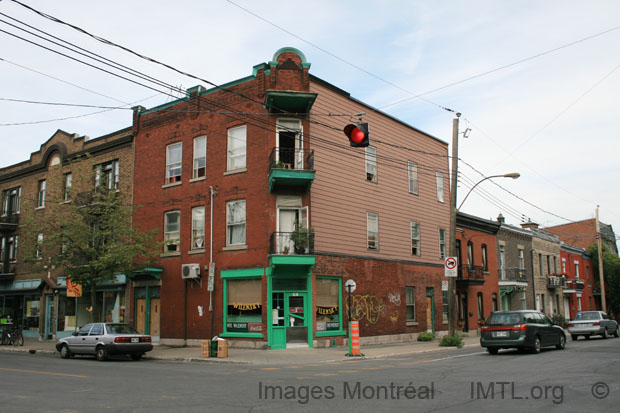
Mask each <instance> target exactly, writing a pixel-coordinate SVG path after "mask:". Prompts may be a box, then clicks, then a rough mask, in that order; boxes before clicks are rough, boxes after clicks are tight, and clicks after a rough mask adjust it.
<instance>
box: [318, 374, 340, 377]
mask: <svg viewBox="0 0 620 413" xmlns="http://www.w3.org/2000/svg"><path fill="white" fill-rule="evenodd" d="M315 376H319V377H329V376H337V374H336V373H316V374H315Z"/></svg>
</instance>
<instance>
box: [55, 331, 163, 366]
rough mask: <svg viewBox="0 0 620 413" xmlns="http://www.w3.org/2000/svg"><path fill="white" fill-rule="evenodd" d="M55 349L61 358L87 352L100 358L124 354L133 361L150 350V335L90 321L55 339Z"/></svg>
mask: <svg viewBox="0 0 620 413" xmlns="http://www.w3.org/2000/svg"><path fill="white" fill-rule="evenodd" d="M56 350H58V351H59V352H60V356H61V357H62V358H64V359H68V358H71V357H73V356H74V355H76V354H87V355H94V356H96V357H97V360H99V361H104V360H106V359H107V358H108V356H111V355H121V354H126V355H130V356H131V358H132V359H133V360H140V358H142V356H143V355H144V354H145V353H146V352H147V351H151V350H153V344H152V343H151V336H148V335H144V334H140V333H138V332H137V331H136V330H134V329H133V328H131V327H129V326H128V325H127V324H123V323H90V324H86V325H85V326H84V327H82V328H80V330H79V331H76V332H74V333H73V334H72V335H71V336H69V337H65V338H61V339H60V340H58V343H56Z"/></svg>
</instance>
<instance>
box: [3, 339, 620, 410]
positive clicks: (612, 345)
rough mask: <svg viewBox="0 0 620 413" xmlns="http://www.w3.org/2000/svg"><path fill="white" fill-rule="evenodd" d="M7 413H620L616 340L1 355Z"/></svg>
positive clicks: (618, 343) (619, 345)
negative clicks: (234, 357) (379, 350)
mask: <svg viewBox="0 0 620 413" xmlns="http://www.w3.org/2000/svg"><path fill="white" fill-rule="evenodd" d="M0 381H1V382H2V390H1V391H0V411H2V412H89V413H90V412H171V411H172V412H205V411H217V412H228V411H235V412H236V411H252V412H272V411H276V412H280V411H282V412H292V411H312V412H316V411H351V412H353V411H356V412H359V411H378V412H381V411H392V410H394V409H405V410H407V411H464V412H472V411H476V412H477V411H502V412H512V411H515V412H516V411H519V412H520V411H542V410H545V411H575V412H583V411H591V412H599V411H600V412H603V411H605V412H607V411H618V406H619V405H620V339H608V340H602V339H592V340H589V341H585V340H579V341H578V342H569V343H568V345H567V348H566V349H565V350H561V351H560V350H543V352H542V353H540V354H538V355H534V354H528V353H520V352H516V351H507V350H506V351H502V352H500V354H499V355H497V356H490V355H488V354H487V353H485V352H483V351H482V349H478V348H468V349H453V350H447V351H438V352H430V353H423V354H417V355H414V356H408V357H398V358H387V359H375V360H351V361H345V362H338V363H321V364H294V363H291V364H290V365H279V366H273V367H269V366H253V365H242V364H225V365H223V364H213V363H181V362H169V361H155V360H142V361H137V362H136V361H131V360H129V359H125V358H119V359H116V360H111V361H107V362H98V361H96V360H95V359H94V358H75V359H71V360H63V359H61V358H60V357H59V356H58V355H53V356H52V355H39V354H35V355H30V354H27V353H3V352H0Z"/></svg>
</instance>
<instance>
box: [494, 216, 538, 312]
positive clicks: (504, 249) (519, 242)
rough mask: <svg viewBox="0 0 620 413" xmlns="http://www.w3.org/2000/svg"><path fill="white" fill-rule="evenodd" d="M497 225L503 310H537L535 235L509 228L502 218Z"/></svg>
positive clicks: (510, 226)
mask: <svg viewBox="0 0 620 413" xmlns="http://www.w3.org/2000/svg"><path fill="white" fill-rule="evenodd" d="M497 221H498V222H499V223H500V225H501V226H500V229H499V231H498V233H497V263H498V286H499V295H500V306H499V307H500V309H501V310H524V309H530V308H535V301H534V297H535V294H534V287H535V286H534V278H533V272H532V268H533V267H532V234H531V232H530V231H527V230H525V229H523V228H520V227H516V226H513V225H509V224H506V222H505V219H504V217H503V216H502V214H499V216H498V217H497Z"/></svg>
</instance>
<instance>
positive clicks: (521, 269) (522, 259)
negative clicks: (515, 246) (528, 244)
mask: <svg viewBox="0 0 620 413" xmlns="http://www.w3.org/2000/svg"><path fill="white" fill-rule="evenodd" d="M524 271H525V257H524V255H523V249H522V248H519V277H523V275H524Z"/></svg>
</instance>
